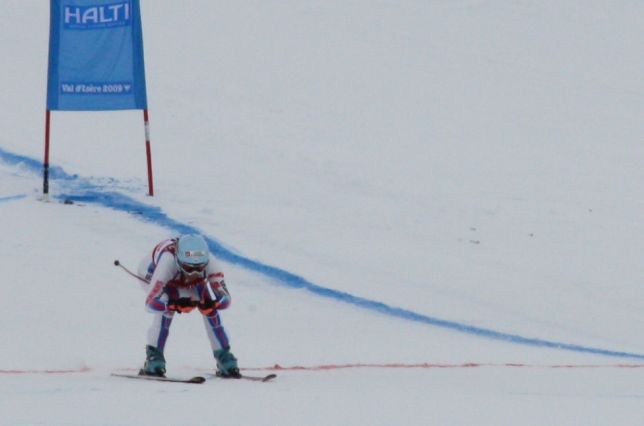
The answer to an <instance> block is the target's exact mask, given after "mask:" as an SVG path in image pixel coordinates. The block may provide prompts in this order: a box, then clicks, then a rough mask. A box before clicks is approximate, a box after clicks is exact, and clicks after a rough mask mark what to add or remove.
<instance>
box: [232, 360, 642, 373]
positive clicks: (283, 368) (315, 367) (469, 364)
mask: <svg viewBox="0 0 644 426" xmlns="http://www.w3.org/2000/svg"><path fill="white" fill-rule="evenodd" d="M483 367H497V368H499V367H504V368H644V364H521V363H499V364H494V363H474V362H467V363H462V364H435V363H420V364H402V363H390V364H362V363H358V364H326V365H309V366H302V365H292V366H282V365H279V364H275V365H273V366H272V367H263V368H242V370H248V371H253V370H255V371H257V370H264V371H328V370H342V369H347V368H392V369H396V368H400V369H410V368H424V369H431V368H437V369H440V368H454V369H455V368H483Z"/></svg>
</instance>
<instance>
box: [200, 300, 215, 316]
mask: <svg viewBox="0 0 644 426" xmlns="http://www.w3.org/2000/svg"><path fill="white" fill-rule="evenodd" d="M217 307H218V303H217V301H216V300H204V299H201V301H200V302H199V305H197V308H199V312H201V313H202V314H204V315H205V316H207V317H209V316H212V315H213V314H214V313H215V312H216V311H217Z"/></svg>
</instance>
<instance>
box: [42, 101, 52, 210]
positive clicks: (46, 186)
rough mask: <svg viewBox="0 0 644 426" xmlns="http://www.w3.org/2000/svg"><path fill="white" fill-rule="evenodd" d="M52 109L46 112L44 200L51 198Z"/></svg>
mask: <svg viewBox="0 0 644 426" xmlns="http://www.w3.org/2000/svg"><path fill="white" fill-rule="evenodd" d="M50 118H51V111H50V110H49V109H47V110H46V112H45V158H44V161H43V182H42V193H43V200H44V201H48V200H49V127H50V121H51V119H50Z"/></svg>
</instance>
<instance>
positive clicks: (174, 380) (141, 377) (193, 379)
mask: <svg viewBox="0 0 644 426" xmlns="http://www.w3.org/2000/svg"><path fill="white" fill-rule="evenodd" d="M111 375H112V376H114V377H125V378H126V379H138V380H154V381H157V382H172V383H192V384H200V383H203V382H205V381H206V378H205V377H203V376H194V377H173V376H169V377H160V376H146V375H139V374H124V373H112V374H111ZM208 377H213V378H217V379H224V380H249V381H253V382H268V381H271V380H273V379H274V378H276V377H277V375H276V374H267V375H265V376H247V375H245V374H244V375H242V376H241V377H222V376H218V375H216V374H209V375H208Z"/></svg>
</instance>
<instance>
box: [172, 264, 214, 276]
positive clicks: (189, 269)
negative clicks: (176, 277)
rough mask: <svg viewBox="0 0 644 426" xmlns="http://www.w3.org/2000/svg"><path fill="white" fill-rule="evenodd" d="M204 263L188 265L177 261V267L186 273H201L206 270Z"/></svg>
mask: <svg viewBox="0 0 644 426" xmlns="http://www.w3.org/2000/svg"><path fill="white" fill-rule="evenodd" d="M206 265H207V264H206V263H200V264H196V265H190V264H186V263H179V269H181V272H183V273H184V274H186V275H197V274H202V273H203V271H205V270H206Z"/></svg>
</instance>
